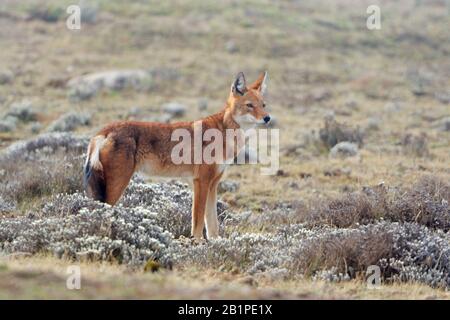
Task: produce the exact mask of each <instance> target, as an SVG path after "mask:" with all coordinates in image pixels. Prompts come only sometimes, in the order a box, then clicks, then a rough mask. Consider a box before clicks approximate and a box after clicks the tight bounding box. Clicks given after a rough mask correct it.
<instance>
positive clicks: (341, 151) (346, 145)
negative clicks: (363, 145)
mask: <svg viewBox="0 0 450 320" xmlns="http://www.w3.org/2000/svg"><path fill="white" fill-rule="evenodd" d="M357 154H358V145H357V144H355V143H352V142H348V141H343V142H340V143H338V144H337V145H335V146H334V147H333V148H331V150H330V157H332V158H339V157H341V158H347V157H354V156H356V155H357Z"/></svg>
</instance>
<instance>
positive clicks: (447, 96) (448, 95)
mask: <svg viewBox="0 0 450 320" xmlns="http://www.w3.org/2000/svg"><path fill="white" fill-rule="evenodd" d="M434 97H435V98H436V100H438V101H439V102H441V103H443V104H449V103H450V92H437V93H435V95H434Z"/></svg>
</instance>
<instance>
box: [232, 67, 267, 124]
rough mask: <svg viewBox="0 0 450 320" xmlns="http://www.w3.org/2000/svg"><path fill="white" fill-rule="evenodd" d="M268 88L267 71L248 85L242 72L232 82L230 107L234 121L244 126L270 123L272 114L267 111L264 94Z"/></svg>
mask: <svg viewBox="0 0 450 320" xmlns="http://www.w3.org/2000/svg"><path fill="white" fill-rule="evenodd" d="M266 88H267V72H263V73H262V74H261V75H260V76H259V77H258V79H257V80H256V81H255V82H253V83H252V84H251V85H249V86H247V84H246V82H245V77H244V74H243V73H242V72H239V74H238V75H237V76H236V79H235V80H234V81H233V83H232V84H231V91H230V96H229V98H228V108H229V110H230V112H231V114H232V116H233V119H234V121H235V122H236V123H237V124H239V126H240V127H242V128H247V127H252V126H254V125H256V124H263V123H269V121H270V115H269V113H268V112H267V111H266V109H265V108H266V103H265V101H264V94H265V91H266Z"/></svg>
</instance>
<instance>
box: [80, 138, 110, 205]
mask: <svg viewBox="0 0 450 320" xmlns="http://www.w3.org/2000/svg"><path fill="white" fill-rule="evenodd" d="M104 141H105V137H104V136H97V137H95V138H93V139H92V140H91V142H90V143H89V147H88V151H87V157H86V162H85V164H84V189H85V190H86V193H87V194H88V195H89V196H90V197H92V198H93V199H95V200H98V201H101V202H105V200H106V183H105V178H104V174H103V165H102V163H101V162H100V149H101V147H102V145H103V142H104Z"/></svg>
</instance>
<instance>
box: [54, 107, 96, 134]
mask: <svg viewBox="0 0 450 320" xmlns="http://www.w3.org/2000/svg"><path fill="white" fill-rule="evenodd" d="M90 123H91V116H90V115H89V114H86V113H76V112H69V113H66V114H64V115H62V116H61V117H60V118H59V119H57V120H55V121H54V122H52V123H51V124H50V126H49V127H48V131H49V132H65V131H73V130H75V129H76V128H78V127H79V126H88V125H89V124H90Z"/></svg>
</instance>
